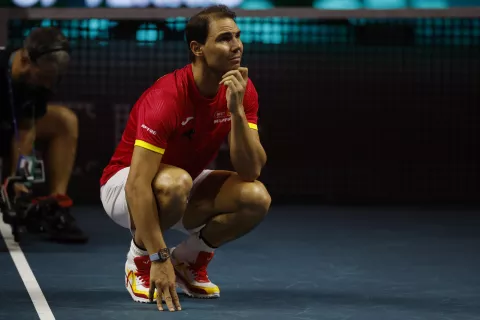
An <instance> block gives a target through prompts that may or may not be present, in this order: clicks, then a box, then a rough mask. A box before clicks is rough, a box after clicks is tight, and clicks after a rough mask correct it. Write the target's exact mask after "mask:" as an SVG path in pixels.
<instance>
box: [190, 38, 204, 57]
mask: <svg viewBox="0 0 480 320" xmlns="http://www.w3.org/2000/svg"><path fill="white" fill-rule="evenodd" d="M190 50H191V51H192V53H193V54H194V55H195V57H203V45H201V44H200V43H198V42H197V41H192V42H190Z"/></svg>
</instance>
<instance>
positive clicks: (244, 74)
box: [238, 67, 248, 82]
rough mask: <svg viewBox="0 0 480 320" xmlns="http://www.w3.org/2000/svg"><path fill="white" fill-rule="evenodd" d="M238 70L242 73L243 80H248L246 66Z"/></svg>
mask: <svg viewBox="0 0 480 320" xmlns="http://www.w3.org/2000/svg"><path fill="white" fill-rule="evenodd" d="M238 71H240V73H241V74H242V77H243V80H245V82H246V81H248V68H245V67H240V68H238Z"/></svg>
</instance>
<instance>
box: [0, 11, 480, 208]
mask: <svg viewBox="0 0 480 320" xmlns="http://www.w3.org/2000/svg"><path fill="white" fill-rule="evenodd" d="M41 23H42V22H41V21H29V22H26V21H23V22H21V21H12V22H11V23H10V27H9V39H10V40H9V41H10V43H9V44H10V45H18V44H19V43H20V42H21V39H22V38H23V36H24V35H25V34H26V32H28V30H29V28H31V27H32V26H35V25H39V24H41ZM43 23H44V24H45V22H43ZM49 23H51V24H54V25H59V26H61V27H62V28H63V29H64V30H65V31H66V33H67V36H69V37H70V38H71V40H72V46H73V48H74V53H73V65H72V68H71V70H70V74H69V76H68V77H67V78H66V79H65V82H64V83H63V86H62V90H61V92H60V93H59V96H58V98H57V100H58V101H59V102H61V103H64V104H66V105H68V106H70V107H71V108H72V109H74V110H75V111H76V112H77V114H78V116H79V119H80V140H79V150H78V157H77V163H76V168H75V172H74V176H73V178H72V181H71V186H70V194H71V196H72V197H73V198H74V200H75V202H76V203H77V204H84V203H89V204H91V203H95V204H96V203H99V179H100V175H101V172H102V170H103V168H104V166H105V165H106V164H107V162H108V160H109V158H110V156H111V155H112V152H113V150H114V148H115V146H116V143H117V141H118V139H119V136H120V134H121V132H122V130H123V125H124V123H125V121H126V116H128V111H129V109H130V107H131V106H132V105H133V103H134V102H135V100H136V99H137V98H138V97H139V96H140V94H141V93H142V92H143V90H145V89H146V88H148V87H149V86H150V85H151V84H152V83H153V82H154V81H155V80H156V79H157V78H159V77H161V76H162V75H164V74H166V73H168V72H171V71H172V70H174V69H175V68H179V67H182V66H183V65H185V64H186V63H187V62H188V61H187V49H186V44H185V43H184V42H183V29H182V25H181V23H180V24H179V25H178V28H172V27H171V25H170V27H169V26H168V25H167V24H165V23H164V21H152V22H151V24H150V27H149V28H151V29H152V30H155V31H154V32H161V35H162V36H161V40H158V41H143V42H142V41H138V38H139V36H138V30H139V28H140V26H139V25H140V24H141V25H143V26H145V24H146V22H135V21H115V22H112V21H109V22H106V21H104V22H102V23H107V24H108V27H107V28H106V29H107V31H108V32H107V31H105V30H104V31H102V32H97V33H92V32H91V30H90V29H91V28H92V26H91V24H89V23H90V22H89V21H86V22H85V21H83V22H82V21H63V22H58V21H57V22H55V21H53V22H52V21H50V22H49ZM281 24H282V25H281V26H280V28H283V29H282V30H284V31H285V30H287V31H285V32H283V31H282V33H281V34H282V37H281V41H279V40H278V39H277V40H275V41H272V40H271V39H270V40H268V39H267V40H265V38H262V35H265V33H266V32H267V31H265V30H253V29H252V30H250V31H249V29H248V28H246V27H245V25H248V23H246V24H244V29H247V30H246V31H245V33H244V34H245V37H247V38H248V35H250V37H249V38H248V39H247V40H248V41H246V43H245V64H246V66H248V68H249V75H250V77H251V79H252V80H253V82H254V84H255V85H256V87H257V90H258V92H259V99H260V120H259V127H260V135H261V138H262V141H263V144H264V147H265V149H266V151H267V154H268V163H267V167H266V168H265V170H264V172H263V174H262V176H261V180H262V181H263V182H264V183H265V184H266V185H267V187H268V189H269V191H270V192H271V194H272V197H273V200H274V202H285V201H290V202H296V201H301V202H302V203H305V202H306V201H313V202H322V203H345V204H348V203H357V204H358V203H370V204H371V203H375V204H378V203H383V204H385V203H389V204H392V203H394V204H412V203H419V204H423V203H437V204H448V203H477V202H478V200H479V192H480V184H479V182H478V181H479V179H480V176H479V163H480V157H479V153H478V151H477V150H478V147H479V146H478V143H479V133H480V132H479V129H478V123H479V111H478V108H479V102H480V100H479V89H480V86H479V84H480V81H479V78H480V76H479V71H480V55H479V53H480V50H479V41H478V35H479V34H480V33H479V30H480V23H479V20H478V19H403V20H391V19H383V20H371V19H361V20H335V21H330V20H329V21H322V20H302V19H297V20H295V21H293V22H292V21H290V22H288V21H287V20H285V21H283V22H281ZM89 30H90V31H89ZM136 39H137V40H136ZM269 42H270V43H269ZM271 42H274V43H271ZM213 165H214V166H215V167H217V168H228V167H229V159H228V152H227V151H225V150H223V151H222V152H221V153H220V155H219V158H218V159H217V161H216V163H215V164H213Z"/></svg>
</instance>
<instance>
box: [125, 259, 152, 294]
mask: <svg viewBox="0 0 480 320" xmlns="http://www.w3.org/2000/svg"><path fill="white" fill-rule="evenodd" d="M150 265H151V262H150V259H149V257H148V256H141V257H134V256H133V254H132V253H131V252H129V253H128V254H127V262H126V263H125V287H126V288H127V291H128V292H129V293H130V295H131V296H132V299H133V301H136V302H141V303H150V299H149V298H148V295H149V291H150ZM153 301H157V290H155V294H154V296H153Z"/></svg>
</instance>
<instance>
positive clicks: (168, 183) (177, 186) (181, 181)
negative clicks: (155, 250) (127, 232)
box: [130, 164, 192, 250]
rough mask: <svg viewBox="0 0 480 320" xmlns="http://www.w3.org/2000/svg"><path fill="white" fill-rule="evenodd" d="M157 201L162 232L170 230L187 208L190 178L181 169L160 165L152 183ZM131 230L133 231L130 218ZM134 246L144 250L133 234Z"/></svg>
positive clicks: (137, 235) (138, 239)
mask: <svg viewBox="0 0 480 320" xmlns="http://www.w3.org/2000/svg"><path fill="white" fill-rule="evenodd" d="M152 188H153V192H154V194H155V198H156V201H157V210H158V217H159V220H160V226H161V228H162V232H165V231H166V230H168V229H170V228H171V227H172V226H173V225H174V224H176V223H177V222H178V221H180V219H181V218H182V216H183V214H184V212H185V209H186V207H187V199H188V195H189V194H190V190H191V188H192V178H191V177H190V175H189V174H188V173H187V172H185V171H184V170H182V169H179V168H176V167H173V166H169V165H166V164H161V165H160V168H159V170H158V173H157V175H156V177H155V180H154V181H153V183H152ZM130 222H131V226H132V229H135V225H134V224H133V219H131V218H130ZM134 241H135V244H136V245H137V246H138V247H139V248H141V249H143V250H144V248H145V246H144V244H143V241H142V239H141V235H139V234H138V233H137V232H135V234H134Z"/></svg>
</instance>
